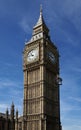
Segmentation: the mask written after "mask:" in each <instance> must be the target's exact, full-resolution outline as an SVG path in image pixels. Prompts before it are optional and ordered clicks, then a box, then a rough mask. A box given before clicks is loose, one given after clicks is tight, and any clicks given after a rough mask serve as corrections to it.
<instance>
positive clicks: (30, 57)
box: [27, 49, 38, 62]
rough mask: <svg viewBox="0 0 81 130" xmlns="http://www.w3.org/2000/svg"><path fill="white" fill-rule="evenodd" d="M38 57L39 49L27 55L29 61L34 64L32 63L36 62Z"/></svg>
mask: <svg viewBox="0 0 81 130" xmlns="http://www.w3.org/2000/svg"><path fill="white" fill-rule="evenodd" d="M37 57H38V49H32V50H31V51H29V53H28V55H27V61H28V62H32V61H34V60H36V59H37Z"/></svg>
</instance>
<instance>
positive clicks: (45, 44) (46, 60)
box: [23, 9, 61, 130]
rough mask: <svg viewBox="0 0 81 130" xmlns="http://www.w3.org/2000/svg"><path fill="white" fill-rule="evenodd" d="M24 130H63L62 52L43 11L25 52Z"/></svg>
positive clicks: (26, 44)
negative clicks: (60, 68)
mask: <svg viewBox="0 0 81 130" xmlns="http://www.w3.org/2000/svg"><path fill="white" fill-rule="evenodd" d="M23 72H24V101H23V107H24V108H23V130H61V122H60V97H59V85H60V83H61V78H59V52H58V49H57V47H56V46H55V44H54V43H53V42H52V41H51V39H50V36H49V29H48V27H47V26H46V24H45V21H44V18H43V14H42V9H40V16H39V19H38V22H37V23H36V25H35V26H34V27H33V34H32V38H31V39H30V41H29V42H26V43H25V48H24V52H23Z"/></svg>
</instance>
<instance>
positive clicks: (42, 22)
mask: <svg viewBox="0 0 81 130" xmlns="http://www.w3.org/2000/svg"><path fill="white" fill-rule="evenodd" d="M42 24H45V22H44V18H43V11H42V5H40V16H39V19H38V21H37V23H36V25H35V26H34V28H36V27H38V26H40V25H42Z"/></svg>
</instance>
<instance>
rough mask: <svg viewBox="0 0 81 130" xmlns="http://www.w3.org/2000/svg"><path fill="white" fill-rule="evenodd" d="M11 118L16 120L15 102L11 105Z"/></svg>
mask: <svg viewBox="0 0 81 130" xmlns="http://www.w3.org/2000/svg"><path fill="white" fill-rule="evenodd" d="M11 120H14V103H13V102H12V105H11Z"/></svg>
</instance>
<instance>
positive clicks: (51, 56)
mask: <svg viewBox="0 0 81 130" xmlns="http://www.w3.org/2000/svg"><path fill="white" fill-rule="evenodd" d="M48 57H49V59H50V60H51V61H52V62H53V63H55V56H54V54H53V53H52V52H48Z"/></svg>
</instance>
